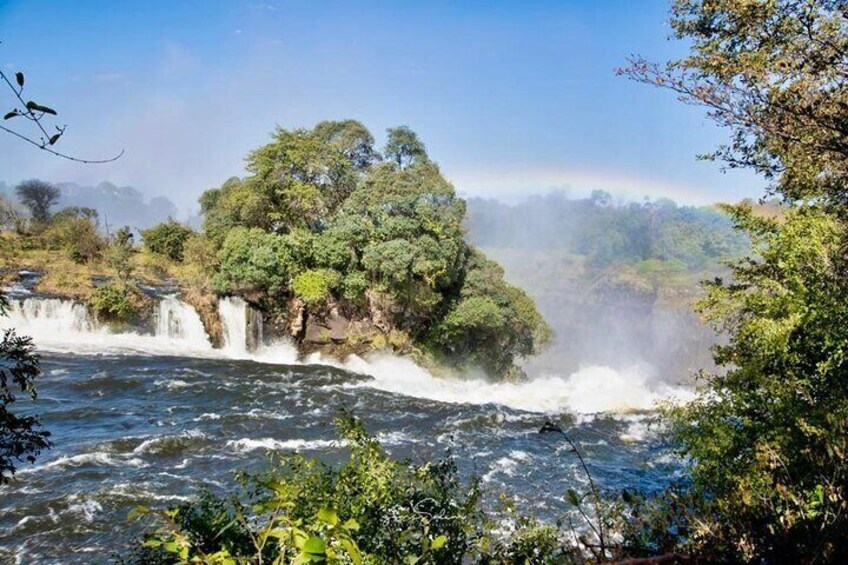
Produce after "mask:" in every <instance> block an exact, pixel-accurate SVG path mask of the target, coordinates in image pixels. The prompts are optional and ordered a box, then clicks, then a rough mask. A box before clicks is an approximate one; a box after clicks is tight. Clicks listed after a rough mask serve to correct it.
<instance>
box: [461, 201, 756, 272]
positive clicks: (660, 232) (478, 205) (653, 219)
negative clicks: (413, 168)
mask: <svg viewBox="0 0 848 565" xmlns="http://www.w3.org/2000/svg"><path fill="white" fill-rule="evenodd" d="M466 225H467V227H468V231H469V234H470V237H471V239H472V240H473V241H474V243H475V244H477V245H479V246H480V247H483V248H513V249H515V248H517V249H532V250H545V249H559V250H567V251H568V252H570V253H574V254H576V255H583V256H585V257H586V262H587V264H588V265H589V266H591V267H599V268H602V267H606V266H609V265H612V264H617V263H622V262H626V263H634V262H639V261H645V260H649V259H656V260H660V261H671V262H676V263H679V264H680V266H681V267H683V266H685V267H686V268H687V269H689V270H701V269H704V268H707V267H709V266H711V265H715V264H716V263H717V262H720V261H722V260H724V259H726V258H729V257H738V256H739V255H741V254H743V253H744V252H745V251H746V250H747V248H748V240H747V237H746V236H745V235H744V234H741V233H739V232H738V231H735V230H734V229H733V224H732V221H731V219H730V218H729V217H728V216H727V215H726V214H724V213H723V212H721V211H720V210H718V209H716V208H714V207H694V206H679V205H678V204H676V203H675V202H674V201H672V200H669V199H660V200H653V201H651V200H646V201H644V202H627V203H619V202H615V201H613V199H612V197H611V196H610V195H609V194H608V193H606V192H603V191H595V192H593V193H592V195H591V196H590V197H589V198H581V199H569V198H568V197H567V195H566V194H565V193H563V192H554V193H551V194H548V195H545V196H533V197H531V198H529V199H527V200H525V201H524V202H521V203H519V204H515V205H509V204H504V203H502V202H499V201H497V200H489V199H481V198H471V199H469V200H468V217H467V220H466Z"/></svg>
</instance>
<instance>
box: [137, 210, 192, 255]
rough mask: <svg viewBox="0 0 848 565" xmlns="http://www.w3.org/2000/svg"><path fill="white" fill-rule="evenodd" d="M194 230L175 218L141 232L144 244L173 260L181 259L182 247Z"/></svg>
mask: <svg viewBox="0 0 848 565" xmlns="http://www.w3.org/2000/svg"><path fill="white" fill-rule="evenodd" d="M193 233H194V232H193V231H192V230H191V229H190V228H188V227H186V226H184V225H182V224H181V223H179V222H177V221H175V220H168V221H167V222H162V223H161V224H158V225H155V226H153V227H152V228H150V229H148V230H144V231H142V232H141V237H142V240H143V241H144V246H145V247H146V248H147V249H149V250H150V251H152V252H153V253H159V254H160V255H165V256H166V257H168V258H169V259H171V260H173V261H182V260H183V248H184V247H185V243H186V241H188V238H189V237H191V235H192V234H193Z"/></svg>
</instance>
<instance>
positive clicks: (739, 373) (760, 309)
mask: <svg viewBox="0 0 848 565" xmlns="http://www.w3.org/2000/svg"><path fill="white" fill-rule="evenodd" d="M671 24H672V27H673V29H674V31H675V34H676V35H677V36H678V37H679V38H681V39H686V40H687V41H688V42H689V45H690V48H691V54H690V55H689V56H687V57H685V58H683V59H681V60H678V61H674V62H672V63H670V64H668V65H667V66H665V67H662V66H658V65H654V64H652V63H649V62H647V61H644V60H641V59H636V60H634V61H633V63H632V65H631V67H629V68H628V69H626V70H624V71H623V72H624V73H625V74H628V75H629V76H630V77H632V78H634V79H636V80H639V81H643V82H647V83H651V84H655V85H658V86H660V87H663V88H670V89H671V90H673V91H675V92H676V93H677V94H678V95H679V96H681V97H682V98H683V99H684V100H686V101H688V102H691V103H695V104H701V105H703V106H705V107H707V109H708V112H709V115H710V116H711V117H712V118H713V119H715V120H716V121H717V122H718V123H719V124H720V125H722V126H725V127H727V128H729V129H730V130H731V133H732V141H731V143H730V144H729V145H728V146H726V147H723V148H720V149H719V150H718V151H717V152H716V153H715V154H714V155H713V156H712V157H713V158H715V159H721V160H724V161H725V162H726V163H728V164H729V165H730V166H732V167H749V168H752V169H754V170H756V171H758V172H760V173H762V174H764V175H765V176H766V177H767V178H769V179H771V180H772V181H773V184H772V186H771V189H770V190H771V191H772V192H774V193H777V194H779V195H780V196H781V197H782V198H783V209H782V212H781V214H779V215H775V216H772V217H764V216H763V215H762V214H754V213H752V211H751V209H750V207H749V206H746V205H741V206H736V207H728V211H729V212H730V213H731V214H732V216H733V217H734V220H735V222H736V224H737V226H738V228H739V229H740V230H742V231H744V232H745V233H747V234H748V235H749V236H750V237H751V239H752V242H753V245H754V249H753V252H754V253H753V254H752V256H751V257H750V258H747V259H745V260H742V261H739V262H737V263H736V264H735V265H734V266H733V267H732V270H731V277H730V278H728V279H725V278H716V279H715V280H714V281H713V282H712V283H710V284H709V285H708V287H707V295H706V296H705V298H704V299H703V300H702V301H701V304H700V309H701V311H702V312H703V313H704V315H705V316H706V317H707V319H708V320H711V321H712V322H713V323H715V324H716V325H717V327H718V328H719V329H720V330H722V331H724V332H725V333H726V336H727V341H726V343H724V344H723V345H720V346H719V347H717V348H716V349H715V361H716V363H717V364H718V365H720V366H721V369H722V370H721V371H717V372H715V373H712V374H711V373H706V372H705V373H703V375H702V377H703V379H702V385H701V387H702V388H701V393H700V395H699V397H698V398H697V399H696V400H695V401H694V402H693V403H691V404H689V405H685V406H678V407H669V408H667V409H666V410H665V411H664V414H665V416H666V417H667V418H668V423H669V424H670V436H669V437H670V440H671V441H672V442H673V443H674V445H676V446H677V447H678V448H679V451H680V453H681V455H683V456H685V457H686V458H687V459H686V460H687V461H689V463H690V471H691V478H690V480H688V481H684V482H683V483H682V484H681V485H677V486H676V487H675V488H673V489H670V490H669V491H668V493H666V494H664V495H662V496H659V497H656V498H653V499H647V500H638V499H636V500H635V501H634V498H633V497H632V496H631V495H628V496H627V497H626V498H627V499H628V500H626V501H625V503H626V504H628V505H629V506H630V508H631V509H632V510H633V511H632V512H630V513H627V512H625V513H623V514H606V513H605V512H604V511H603V510H602V509H601V507H600V506H599V510H598V511H597V515H598V516H601V517H603V518H604V519H606V518H610V520H611V521H612V522H613V523H617V524H619V526H620V527H619V531H620V532H625V534H623V535H621V536H619V537H618V538H617V539H618V540H619V541H620V542H622V545H621V546H620V547H627V548H629V547H640V548H641V550H645V551H647V552H648V554H649V555H650V554H653V555H662V558H661V559H660V558H659V557H658V561H657V562H659V560H662V561H664V562H674V561H683V560H694V561H704V562H729V563H738V562H747V563H787V562H790V563H825V562H827V563H841V562H845V561H846V560H848V543H846V540H848V538H846V536H845V532H846V530H848V522H846V516H848V475H846V469H848V465H846V463H848V461H846V457H847V455H846V453H848V451H846V449H848V445H846V432H848V387H847V386H846V382H848V381H846V374H848V373H846V361H845V351H846V349H848V334H846V330H845V327H846V325H845V319H846V316H847V315H848V313H847V312H846V311H845V308H846V307H845V304H846V303H848V286H846V285H848V283H846V281H848V278H846V276H845V273H846V272H847V271H846V264H845V248H846V237H848V228H846V223H845V222H846V220H845V218H846V214H845V202H846V195H848V189H846V179H848V150H846V147H848V143H846V139H848V129H846V124H848V115H846V112H848V104H846V96H848V72H846V69H848V2H845V1H843V0H833V1H818V2H794V1H790V0H776V1H773V2H737V1H735V0H710V1H703V0H677V1H676V2H675V3H674V7H673V11H672V18H671ZM651 241H653V242H659V241H662V238H659V239H655V240H650V241H644V240H643V241H641V242H639V246H638V247H637V249H641V250H646V249H652V243H651ZM711 245H712V244H711ZM617 249H621V247H620V246H619V244H618V243H617V242H615V241H612V242H605V243H604V244H602V245H600V246H594V248H593V247H592V246H590V247H589V248H586V252H587V254H591V255H592V256H593V257H595V260H596V261H598V262H600V263H604V262H607V261H612V260H615V257H616V254H617ZM695 249H696V250H697V249H698V247H697V246H696V247H695ZM681 251H682V253H681ZM651 253H653V251H651ZM699 254H702V255H703V254H706V256H709V255H710V251H709V249H708V248H706V247H704V246H701V247H700V252H698V253H692V252H691V247H690V246H684V248H683V249H681V248H680V247H677V246H674V248H673V249H670V250H669V251H668V255H669V256H670V257H672V256H675V255H677V256H678V259H679V260H681V261H684V262H685V261H687V260H691V261H696V262H697V261H698V260H699ZM568 498H569V499H573V500H574V501H575V502H579V501H580V500H579V498H578V497H577V496H576V495H575V496H574V497H572V496H571V494H569V497H568ZM637 514H638V516H639V517H638V518H636V516H637ZM596 531H598V530H596ZM600 531H601V532H603V529H601V530H600ZM627 532H629V534H627ZM637 542H638V543H637ZM631 543H632V544H633V545H632V546H631V545H630V544H631ZM447 547H451V546H447ZM535 547H536V549H537V553H535V554H534V555H533V556H530V557H529V558H525V559H519V562H521V561H525V562H534V563H546V562H563V561H566V559H565V558H564V557H563V556H562V554H559V555H558V554H556V552H555V550H553V551H552V550H551V549H550V547H549V546H548V545H546V544H544V543H541V542H539V543H536V544H535ZM453 551H455V552H456V553H455V555H456V556H463V555H464V553H463V549H462V548H461V547H459V546H457V547H456V549H455V550H453V549H452V548H451V555H454V553H453ZM587 554H588V548H587ZM597 557H599V559H600V560H604V559H607V558H608V557H609V555H606V554H604V555H600V556H597ZM458 558H459V557H458ZM318 560H319V561H324V560H325V557H324V556H321V557H320V558H319V559H318ZM501 562H515V561H513V560H511V559H505V560H502V561H501Z"/></svg>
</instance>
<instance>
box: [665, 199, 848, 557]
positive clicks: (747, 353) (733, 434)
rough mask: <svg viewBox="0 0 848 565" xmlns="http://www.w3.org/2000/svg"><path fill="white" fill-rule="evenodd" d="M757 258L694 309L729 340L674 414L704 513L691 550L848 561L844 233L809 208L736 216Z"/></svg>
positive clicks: (743, 211)
mask: <svg viewBox="0 0 848 565" xmlns="http://www.w3.org/2000/svg"><path fill="white" fill-rule="evenodd" d="M732 211H733V213H734V215H735V217H736V218H737V221H738V222H739V224H740V226H742V227H743V228H744V229H746V230H748V232H749V233H750V234H751V235H752V238H753V239H754V242H755V251H756V252H757V253H758V258H757V259H751V260H747V261H745V262H741V263H739V264H737V265H736V266H735V267H734V269H733V282H732V283H725V282H724V281H722V280H716V281H714V282H712V283H710V284H709V286H708V294H707V296H706V297H705V298H704V299H703V300H702V301H701V303H700V308H701V310H702V311H703V312H704V314H705V316H706V318H707V319H708V320H710V321H711V322H712V323H713V324H714V325H715V326H716V327H717V329H719V330H722V331H724V332H726V333H727V334H728V336H729V340H728V342H727V343H726V344H724V345H720V346H718V347H716V350H715V359H716V362H717V363H718V364H720V365H724V366H725V367H726V368H727V370H726V372H724V373H719V374H715V375H710V376H709V378H708V381H707V386H706V388H705V390H704V393H703V394H702V395H701V396H700V397H699V398H698V399H697V400H696V401H695V402H693V403H692V404H690V405H688V406H684V407H678V408H674V409H670V410H669V416H670V417H671V418H672V421H673V423H674V428H673V434H674V437H675V439H676V440H677V442H678V444H679V445H680V447H681V451H682V453H683V454H684V455H686V456H688V457H690V458H691V459H692V462H693V464H692V476H693V479H694V487H693V488H694V489H695V491H696V492H697V493H699V494H700V495H701V497H702V500H703V501H704V502H703V504H702V507H701V508H699V514H698V516H699V518H700V520H701V522H702V526H701V530H699V531H696V532H694V533H693V534H692V535H693V538H694V539H695V540H696V541H697V542H700V543H702V544H705V545H706V544H708V550H709V551H710V552H713V553H723V554H724V555H725V556H726V557H727V558H729V559H733V560H737V559H738V560H746V561H747V560H752V559H758V558H761V557H765V558H766V559H768V560H772V559H789V560H790V561H794V562H801V561H806V560H807V559H809V558H810V556H817V557H818V558H819V559H821V560H823V561H842V560H844V559H845V558H846V557H848V544H846V543H845V538H844V535H843V532H844V531H845V530H846V528H848V520H846V518H845V515H844V509H845V508H846V507H848V491H846V485H848V439H846V438H848V436H847V435H846V431H848V387H846V386H845V379H844V376H845V374H844V372H845V365H844V363H845V362H844V355H845V351H846V350H848V328H846V325H845V324H844V322H843V320H845V319H846V316H848V306H846V305H848V300H846V299H848V287H846V284H845V279H844V273H845V270H844V266H845V264H844V257H843V250H844V246H845V239H844V233H845V226H844V225H843V224H842V223H841V222H840V221H839V220H838V219H837V218H836V217H835V216H832V215H830V214H829V213H826V212H824V211H822V210H821V209H819V208H817V207H814V206H813V207H808V206H801V207H798V208H795V209H792V210H790V211H789V212H788V213H787V214H786V217H785V218H784V219H783V220H782V221H777V220H770V219H763V218H759V217H756V216H754V215H753V214H751V212H750V209H749V208H746V207H739V208H734V209H733V210H732Z"/></svg>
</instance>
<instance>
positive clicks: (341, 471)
mask: <svg viewBox="0 0 848 565" xmlns="http://www.w3.org/2000/svg"><path fill="white" fill-rule="evenodd" d="M337 425H338V426H339V430H340V437H341V439H342V440H343V442H345V443H346V444H347V446H348V449H349V451H350V456H349V458H347V459H346V461H345V463H344V464H342V465H341V466H339V467H330V466H326V465H322V464H320V463H318V462H317V461H315V460H313V459H306V458H304V457H303V456H302V455H299V454H293V455H282V456H277V457H276V458H275V459H273V460H272V466H271V468H270V470H268V471H267V472H265V473H261V474H258V475H243V476H242V477H241V481H240V482H241V488H240V491H239V493H238V494H234V495H233V496H228V497H226V498H218V497H215V496H213V495H210V494H206V495H204V496H202V497H201V498H200V500H197V501H193V502H188V503H186V504H183V505H181V506H178V507H176V508H174V509H172V510H170V511H166V512H151V511H150V510H148V509H147V508H139V509H138V511H136V512H135V513H134V515H151V514H152V515H154V516H155V518H156V519H157V521H158V522H159V524H160V527H159V529H158V530H157V531H155V532H153V533H150V534H148V536H147V537H146V539H145V540H144V541H143V542H142V543H141V544H139V547H137V548H136V550H135V551H134V553H133V554H132V555H131V556H130V557H129V559H128V561H129V562H130V563H134V564H136V565H153V564H164V563H174V562H179V563H194V562H198V563H200V562H202V563H281V564H289V563H309V562H314V563H329V564H342V563H344V564H348V563H365V564H379V563H407V564H419V565H434V564H444V565H460V564H464V563H479V564H481V565H483V564H512V563H516V564H518V563H522V564H523V563H531V564H540V565H541V564H549V563H550V564H553V563H585V562H586V560H585V559H584V558H583V557H582V555H581V554H580V552H579V551H578V550H576V549H574V548H573V547H572V546H570V545H567V544H565V543H563V541H562V538H561V536H559V534H560V532H559V531H558V530H556V529H554V528H552V527H549V526H544V525H542V524H540V523H538V522H536V521H534V520H528V519H523V518H516V519H515V520H513V523H514V524H515V525H514V526H513V527H512V528H511V534H512V535H511V536H510V539H507V540H501V539H498V538H496V537H495V536H494V535H493V534H492V533H491V532H492V529H493V526H494V523H493V522H492V520H491V519H490V517H489V516H488V515H487V514H486V512H485V511H484V510H483V507H482V504H481V489H480V486H479V481H478V480H477V479H474V478H472V479H471V480H470V481H469V482H467V483H463V481H461V480H460V479H459V476H458V472H457V468H456V465H455V464H454V462H453V459H451V458H450V457H448V458H446V459H442V460H438V461H433V462H427V463H422V464H413V463H412V462H410V461H395V460H392V459H391V458H390V457H389V456H388V455H387V454H386V452H385V450H384V449H383V448H382V446H381V445H380V444H379V442H377V441H376V440H375V439H374V438H372V437H371V436H369V435H368V434H367V433H366V432H365V429H364V427H363V426H362V424H361V423H360V422H359V421H357V420H355V419H353V418H351V417H349V416H342V417H340V418H339V419H337Z"/></svg>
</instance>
